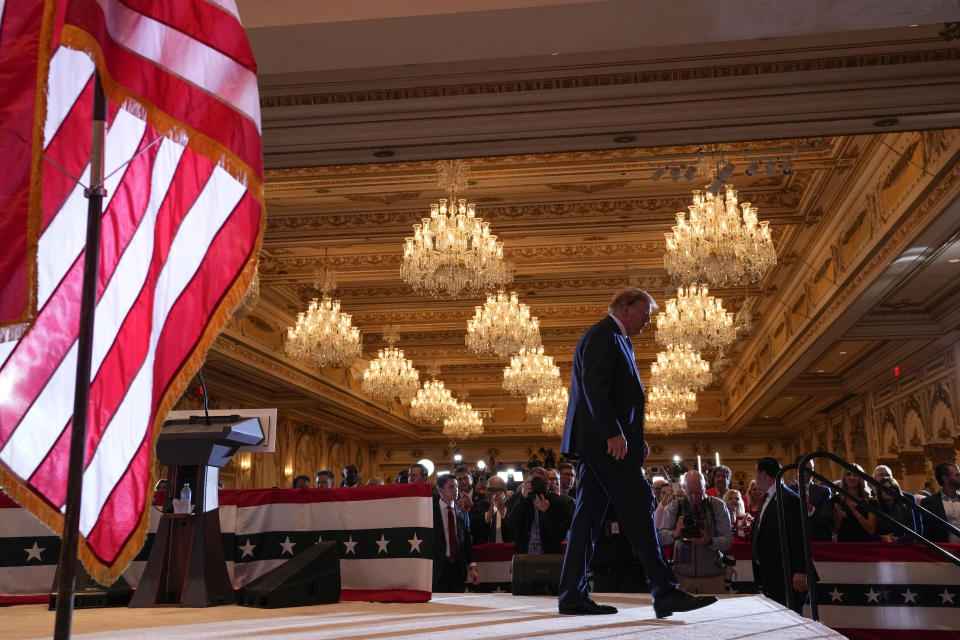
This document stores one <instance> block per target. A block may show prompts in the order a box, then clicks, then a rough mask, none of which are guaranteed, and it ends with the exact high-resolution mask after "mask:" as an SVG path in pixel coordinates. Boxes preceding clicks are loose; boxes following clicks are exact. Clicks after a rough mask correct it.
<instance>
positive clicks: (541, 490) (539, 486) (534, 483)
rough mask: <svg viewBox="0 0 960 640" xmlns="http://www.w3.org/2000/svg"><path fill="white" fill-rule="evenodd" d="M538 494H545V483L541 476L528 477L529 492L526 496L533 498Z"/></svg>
mask: <svg viewBox="0 0 960 640" xmlns="http://www.w3.org/2000/svg"><path fill="white" fill-rule="evenodd" d="M538 495H539V496H546V495H547V483H546V482H544V481H543V478H540V477H533V478H530V493H529V494H528V495H527V497H528V498H530V499H531V500H533V499H534V498H535V497H536V496H538Z"/></svg>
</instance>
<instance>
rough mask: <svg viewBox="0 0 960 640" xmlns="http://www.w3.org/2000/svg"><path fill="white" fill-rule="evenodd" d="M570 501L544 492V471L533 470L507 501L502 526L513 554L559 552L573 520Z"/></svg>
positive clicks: (545, 488) (565, 497) (545, 477)
mask: <svg viewBox="0 0 960 640" xmlns="http://www.w3.org/2000/svg"><path fill="white" fill-rule="evenodd" d="M573 506H574V503H573V499H572V498H570V497H569V496H561V495H559V494H556V493H549V492H547V472H546V470H545V469H544V468H543V467H534V468H533V469H531V470H530V472H529V473H528V474H527V477H526V478H525V479H524V481H523V484H522V485H520V491H518V492H517V493H515V494H514V495H513V497H512V498H510V500H508V501H507V515H506V517H505V518H504V522H503V524H504V527H505V528H508V529H509V531H510V533H511V535H512V537H513V540H514V543H515V545H516V546H515V547H514V553H560V543H561V542H563V541H564V540H565V539H566V537H567V530H568V529H569V528H570V521H571V520H572V519H573Z"/></svg>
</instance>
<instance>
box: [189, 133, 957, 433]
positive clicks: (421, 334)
mask: <svg viewBox="0 0 960 640" xmlns="http://www.w3.org/2000/svg"><path fill="white" fill-rule="evenodd" d="M958 149H960V137H958V136H957V134H956V132H953V131H950V132H946V133H944V132H936V131H934V132H927V133H924V134H918V133H910V132H907V133H892V134H887V135H883V136H881V135H873V136H866V135H864V136H834V137H827V138H804V139H789V140H768V141H758V142H746V143H735V144H725V145H712V146H709V147H694V146H675V147H670V148H648V149H618V150H613V151H596V152H575V153H565V154H564V153H557V154H547V155H524V156H504V157H484V158H471V159H469V163H470V186H469V188H468V189H467V190H466V192H465V193H464V194H462V195H463V196H464V197H467V199H468V201H470V202H476V203H477V205H478V208H479V211H478V215H479V216H481V217H483V218H484V220H487V221H489V222H490V223H491V227H492V230H493V232H494V233H496V234H497V235H498V236H499V238H500V239H501V240H502V241H503V243H504V250H505V254H506V256H507V258H508V259H509V260H510V261H512V262H513V263H514V265H515V280H514V283H513V285H512V287H511V289H513V290H516V291H517V292H518V294H519V296H520V300H521V301H522V302H524V303H526V304H528V305H530V307H531V310H532V312H533V314H535V315H536V316H538V317H539V319H540V322H541V334H542V337H543V343H544V347H545V350H546V352H547V353H548V354H550V355H552V356H553V357H554V358H555V359H556V361H557V364H559V365H560V369H561V374H562V377H563V379H564V382H565V383H567V382H569V371H570V363H571V358H572V352H573V348H574V346H575V344H576V341H577V339H578V338H579V336H580V334H581V333H582V332H583V330H584V329H585V328H586V327H587V326H589V325H590V324H592V323H593V322H595V321H597V320H599V319H600V318H601V317H602V316H603V314H604V313H605V310H606V306H607V304H608V302H609V299H610V297H611V295H612V293H613V292H614V291H615V290H616V289H618V288H621V287H623V286H628V285H636V286H640V287H643V288H645V289H647V290H649V291H650V292H651V293H653V294H654V296H655V297H657V298H658V299H660V300H661V301H662V300H663V299H664V298H665V297H667V296H669V294H671V293H672V291H673V289H674V286H673V284H672V283H671V282H670V280H669V278H668V276H667V274H666V273H665V272H664V270H663V266H662V260H663V246H664V238H663V233H664V232H665V231H667V230H669V227H670V225H671V224H672V222H673V219H674V216H675V214H676V212H677V211H681V210H686V207H687V205H688V204H689V200H690V191H691V190H692V189H694V188H702V187H703V178H700V177H698V178H697V179H695V180H694V181H692V182H687V181H686V180H685V179H684V178H683V177H681V178H680V179H679V181H677V182H672V181H671V180H670V178H669V176H664V177H663V178H661V179H660V180H659V181H657V182H654V181H653V180H652V174H653V173H654V171H656V170H657V169H658V168H660V167H662V166H663V165H664V164H665V160H664V159H665V158H668V159H670V160H671V162H681V161H683V159H688V160H687V161H688V162H693V161H695V158H696V155H697V152H698V151H700V153H701V154H702V153H705V152H714V151H722V152H723V153H724V155H725V157H727V158H728V159H729V160H730V161H731V162H733V163H734V164H735V165H736V170H735V172H734V175H733V178H732V179H731V182H732V183H733V184H735V186H736V187H737V188H738V189H739V190H740V199H741V201H750V202H752V203H754V204H756V206H757V207H758V209H759V217H760V219H761V220H769V221H770V222H771V227H772V229H773V235H774V241H775V245H776V249H777V254H778V257H779V261H780V262H779V264H778V266H777V267H776V268H775V269H774V270H773V271H772V272H771V273H768V274H767V275H766V277H765V278H764V279H763V281H762V282H761V283H760V284H759V286H756V285H754V286H749V287H736V288H732V289H725V290H712V291H711V293H713V294H716V295H718V296H721V297H722V298H723V299H724V304H725V306H726V307H727V309H728V310H731V311H741V310H748V311H749V312H750V314H751V315H752V318H753V329H752V331H751V332H750V334H748V335H747V336H746V337H745V338H744V339H742V340H740V341H739V342H738V343H736V344H735V345H734V346H733V348H732V349H730V350H729V351H728V354H727V355H728V356H729V358H730V361H731V364H730V366H729V367H728V368H727V369H726V370H725V371H723V372H721V373H720V374H719V376H718V378H719V379H718V381H717V382H715V383H714V385H713V386H711V387H710V388H709V389H708V390H707V391H705V392H703V393H702V394H701V395H700V403H699V404H700V412H699V413H697V414H696V415H694V416H692V417H691V419H690V420H689V423H690V426H691V430H692V431H694V432H696V433H701V434H713V435H719V434H730V433H733V432H738V431H742V432H743V434H746V435H752V434H755V435H764V436H770V435H780V434H783V433H785V432H786V430H788V429H789V428H791V426H794V425H796V424H797V423H798V421H802V420H805V419H808V418H809V417H811V416H812V415H814V414H816V412H818V411H820V410H822V409H824V408H825V407H827V406H830V405H831V404H832V403H835V402H836V401H838V400H839V399H841V398H843V397H845V396H847V395H848V394H850V393H856V392H858V391H862V390H863V389H864V388H865V385H869V384H870V375H871V373H870V372H873V373H874V374H875V373H876V372H877V371H882V370H885V368H886V367H887V366H888V364H889V361H890V360H891V358H902V357H906V355H905V352H904V347H903V341H902V340H901V342H899V343H898V344H899V346H892V345H893V344H894V342H895V341H896V340H897V338H898V337H899V338H901V339H902V338H903V337H904V336H907V337H908V338H909V339H908V342H909V344H910V345H911V346H910V347H909V349H908V351H910V353H914V354H922V353H923V352H924V350H929V349H935V348H937V347H936V345H937V344H940V343H941V342H942V341H943V340H945V339H947V337H948V336H949V335H950V332H951V331H954V328H955V327H956V326H957V325H958V321H957V320H958V316H960V312H958V309H957V305H956V304H954V303H953V302H952V301H953V300H956V299H957V295H956V294H957V293H958V286H960V285H958V284H957V283H960V278H958V277H957V274H956V273H954V274H953V276H952V279H950V280H949V284H948V285H946V286H945V287H944V286H940V287H936V286H932V284H931V280H933V279H936V278H938V277H942V276H943V275H945V274H949V273H950V271H949V267H948V266H946V265H948V264H949V265H953V266H957V265H955V264H953V263H949V262H948V259H947V257H948V256H951V255H953V253H951V252H957V251H958V249H957V247H956V245H955V244H953V242H954V235H955V234H956V233H957V228H958V227H960V223H958V220H960V215H958V214H957V211H956V207H957V205H956V195H957V191H958V179H957V178H958V169H957V163H956V155H957V152H958ZM763 154H769V156H770V157H771V158H773V159H775V158H778V157H779V158H783V157H787V156H788V155H790V156H795V157H794V158H793V171H792V173H790V174H789V175H782V174H781V173H780V172H779V171H777V172H776V173H775V175H773V176H767V175H766V174H765V172H764V171H763V169H762V165H761V170H760V171H757V172H756V173H755V174H754V175H753V176H752V177H748V176H746V175H745V173H744V169H746V167H747V166H748V165H749V164H750V162H749V160H746V159H745V157H748V156H749V157H760V156H762V155H763ZM918 167H923V169H918ZM444 195H445V194H444V193H442V192H441V190H440V189H439V187H437V185H436V173H435V166H434V163H433V162H427V161H424V162H404V163H385V164H375V165H349V166H329V167H316V168H305V169H276V170H272V171H268V172H267V176H266V197H267V216H268V217H267V230H266V234H265V238H264V244H263V249H262V253H261V261H260V274H261V294H260V298H259V300H258V301H257V303H256V306H255V307H254V308H253V309H252V310H251V309H246V308H245V309H242V310H241V313H240V314H238V318H237V319H236V320H235V322H234V323H232V325H231V326H230V327H228V329H227V331H225V332H224V334H223V335H221V337H220V338H219V339H218V341H217V344H216V345H215V347H214V350H213V351H212V352H211V354H210V356H209V360H208V364H207V366H206V369H205V370H206V371H208V377H209V378H210V381H211V385H212V386H213V387H214V392H215V393H218V394H220V395H221V396H223V397H226V398H231V399H233V400H234V401H236V402H245V403H248V404H259V405H266V406H279V407H281V408H283V409H284V410H285V411H287V412H289V413H290V414H291V415H298V416H301V417H302V418H303V419H304V420H307V419H310V420H314V421H316V420H320V421H322V422H323V423H326V424H331V425H336V426H337V427H338V428H340V429H341V430H342V431H343V432H344V433H349V434H353V435H357V436H361V437H364V438H367V439H369V440H371V441H384V442H386V441H395V440H422V439H443V436H442V435H441V434H440V428H439V427H424V426H422V425H418V424H415V423H413V422H412V421H410V420H409V419H408V418H407V415H406V408H405V407H402V406H401V405H399V404H398V403H395V404H387V403H384V402H380V401H373V400H371V399H369V398H367V397H365V396H364V395H363V393H362V392H361V391H360V389H359V383H358V375H357V373H358V370H357V369H356V368H355V369H354V371H353V372H351V371H350V370H349V369H342V370H335V369H324V370H322V371H314V370H309V369H308V368H306V367H305V366H304V365H302V364H299V363H295V362H293V361H291V360H289V359H288V358H287V357H286V356H285V355H284V354H283V349H282V335H283V332H284V330H285V327H286V326H288V325H290V324H292V323H293V321H294V318H295V315H296V313H297V312H298V311H302V310H303V309H304V308H305V306H306V304H307V302H308V301H309V299H310V298H312V297H314V296H316V295H317V292H316V291H315V290H314V289H313V287H312V281H313V271H314V269H315V267H317V266H318V265H324V264H325V265H326V266H327V267H328V268H331V269H334V270H336V271H337V273H338V277H337V282H338V288H337V290H336V291H335V294H334V297H338V298H340V299H342V309H343V311H344V312H346V313H350V314H352V315H353V321H354V325H355V326H358V327H359V328H360V329H361V331H362V332H363V344H364V355H365V357H366V358H370V357H371V354H375V352H376V349H378V348H380V347H382V346H384V344H385V343H384V341H383V339H382V335H381V334H382V332H383V329H384V327H386V326H387V325H398V326H399V328H400V339H399V341H398V343H397V346H399V347H400V348H402V349H403V350H404V352H405V353H406V355H407V357H408V358H410V359H412V360H413V362H414V365H415V366H417V367H418V368H419V369H420V371H421V377H425V376H426V371H427V370H428V369H429V368H430V367H431V366H439V367H440V378H441V379H443V380H444V381H445V382H446V384H447V387H448V388H450V389H452V390H453V391H454V392H455V395H458V396H459V397H461V398H466V399H468V400H469V402H471V403H472V404H473V406H474V407H478V408H480V409H482V410H484V411H485V413H486V415H487V416H488V417H487V418H486V419H485V428H486V431H487V434H486V435H485V436H484V437H486V438H491V439H493V438H530V437H532V436H534V435H536V434H539V433H540V428H539V421H538V420H535V419H532V418H531V419H527V418H526V416H525V411H524V406H523V402H522V400H518V399H515V398H511V397H510V396H509V395H508V394H507V393H506V392H504V391H502V390H501V388H500V384H501V380H502V370H503V367H504V366H505V364H507V363H505V362H502V361H499V360H495V359H490V358H487V359H482V358H478V357H477V356H475V355H474V354H473V353H472V352H470V351H469V350H468V349H467V348H466V347H465V346H464V334H465V330H466V323H467V320H468V318H470V317H471V316H472V315H473V313H474V306H475V305H478V304H481V303H482V300H481V299H479V298H473V299H465V300H456V301H437V300H432V299H428V298H424V297H422V296H419V295H416V294H414V293H413V291H412V290H411V289H410V287H409V286H407V285H404V284H403V283H402V281H401V280H400V261H401V253H402V245H403V241H404V238H405V237H406V236H408V235H410V234H411V230H412V225H413V224H414V223H416V222H418V221H419V220H420V218H422V217H424V216H427V215H429V205H430V204H431V203H432V202H436V200H437V199H438V198H439V197H441V196H444ZM911 252H912V253H911ZM904 256H911V257H910V259H909V261H908V262H909V264H906V263H904V262H903V261H904V259H905V258H904ZM904 268H906V269H907V271H908V272H909V273H908V274H906V273H901V272H902V271H903V269H904ZM955 271H960V269H956V270H955ZM907 291H913V292H915V293H916V295H913V296H911V295H908V294H907V293H905V292H907ZM244 314H245V315H244ZM241 315H242V317H240V316H241ZM921 318H922V322H921ZM634 344H635V348H636V352H637V359H638V363H639V366H640V371H641V374H642V376H643V377H644V378H645V379H646V378H647V377H648V375H649V363H650V361H651V360H654V359H655V357H656V355H655V354H656V352H657V351H658V347H657V345H656V344H655V342H654V340H653V326H652V325H651V327H650V328H649V329H648V331H647V332H645V333H644V334H643V335H642V336H641V337H640V338H639V339H638V340H635V341H634ZM840 351H843V352H845V353H844V355H843V356H840V355H838V354H839V352H840ZM918 357H919V356H918Z"/></svg>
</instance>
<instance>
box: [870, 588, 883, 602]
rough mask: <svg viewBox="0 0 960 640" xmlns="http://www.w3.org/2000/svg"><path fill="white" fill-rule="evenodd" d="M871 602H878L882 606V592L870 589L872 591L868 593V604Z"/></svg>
mask: <svg viewBox="0 0 960 640" xmlns="http://www.w3.org/2000/svg"><path fill="white" fill-rule="evenodd" d="M871 602H876V603H877V604H880V592H879V591H874V590H873V587H870V591H867V604H869V603H871Z"/></svg>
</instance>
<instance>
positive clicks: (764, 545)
mask: <svg viewBox="0 0 960 640" xmlns="http://www.w3.org/2000/svg"><path fill="white" fill-rule="evenodd" d="M779 472H780V463H779V462H777V460H776V459H774V458H760V460H758V461H757V467H756V480H757V486H759V487H760V490H761V491H763V496H764V497H763V504H762V505H761V506H760V511H758V512H757V519H756V520H755V521H754V523H753V577H754V580H755V581H756V582H757V586H758V587H759V588H760V592H761V593H763V595H765V596H767V597H768V598H770V599H771V600H775V601H777V602H779V603H780V604H782V605H784V606H786V604H787V595H786V594H787V592H786V589H785V588H784V584H783V563H784V561H785V560H786V562H787V563H788V564H787V566H788V569H789V573H790V576H791V583H792V586H793V591H794V593H793V609H794V611H797V612H798V613H799V612H800V611H801V610H802V609H803V601H804V599H805V598H806V593H807V573H806V571H807V569H806V565H805V564H804V560H803V539H802V536H801V535H800V533H799V532H800V526H801V524H800V496H798V495H797V494H796V493H794V492H793V491H791V490H790V489H789V488H787V487H784V491H783V498H784V505H783V515H784V518H786V524H787V527H786V528H787V557H786V558H784V557H783V556H782V555H781V552H780V528H779V524H778V520H777V497H776V496H777V493H776V486H775V484H774V480H775V479H776V477H777V473H779Z"/></svg>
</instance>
